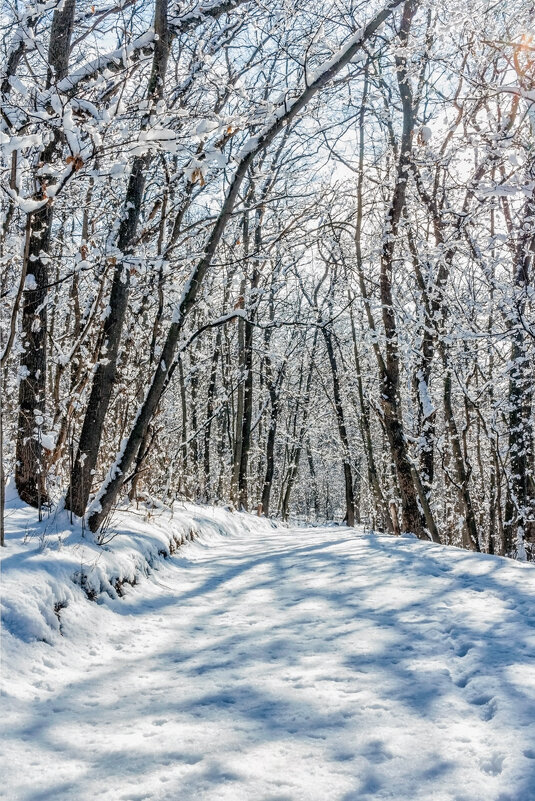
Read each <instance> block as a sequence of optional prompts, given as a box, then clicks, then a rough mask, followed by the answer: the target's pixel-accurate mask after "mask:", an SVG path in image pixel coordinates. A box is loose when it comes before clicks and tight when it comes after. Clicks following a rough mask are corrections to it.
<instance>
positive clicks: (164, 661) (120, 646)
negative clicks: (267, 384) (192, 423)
mask: <svg viewBox="0 0 535 801" xmlns="http://www.w3.org/2000/svg"><path fill="white" fill-rule="evenodd" d="M7 522H8V539H7V542H8V547H7V548H6V549H4V552H3V553H2V561H3V596H4V598H3V603H4V616H5V617H4V631H3V645H2V651H3V663H4V664H3V681H4V696H3V703H2V707H3V715H2V717H3V723H4V738H3V765H4V766H3V770H2V777H3V781H2V789H1V791H0V796H1V797H2V798H5V799H9V801H45V800H46V801H49V800H50V801H52V799H54V801H72V800H73V799H77V800H79V801H90V800H91V801H93V799H95V798H98V799H99V801H112V799H113V801H117V799H122V800H123V801H141V800H142V799H150V800H151V801H152V800H153V799H154V801H176V799H179V798H180V799H188V801H189V799H204V801H215V799H223V800H225V799H228V800H229V801H230V799H232V801H252V800H253V799H254V801H257V800H258V801H276V799H278V801H283V799H284V800H285V801H318V799H322V801H329V800H331V801H335V800H336V801H357V799H358V801H363V800H364V801H365V800H366V799H374V801H375V799H377V800H381V799H393V800H394V801H430V799H433V801H482V799H485V801H487V799H488V801H534V799H535V724H534V721H535V670H534V667H533V649H534V646H535V632H534V629H533V625H534V622H535V604H534V602H533V601H534V597H533V596H534V594H535V590H534V582H533V579H534V577H535V573H534V568H533V566H530V565H523V564H518V563H513V562H511V561H507V560H505V559H500V558H498V557H491V556H485V555H479V554H470V553H467V552H465V551H461V550H455V549H450V548H446V547H442V546H438V545H431V544H427V543H422V542H420V541H418V540H416V539H415V538H413V537H403V538H401V537H400V538H389V537H386V536H379V535H374V534H371V533H369V532H366V531H364V530H363V529H356V530H350V529H346V528H341V527H328V528H313V529H310V528H309V529H305V528H293V529H289V528H273V527H271V526H270V524H269V523H268V522H267V521H264V520H260V519H258V518H256V517H253V516H250V515H245V514H236V513H234V514H232V513H231V512H228V511H225V510H222V509H217V508H200V507H193V506H184V507H178V506H177V507H175V509H174V511H173V513H171V512H170V511H166V510H165V509H161V508H160V509H153V510H152V511H151V512H150V513H149V510H148V509H147V508H146V507H144V508H143V509H142V508H140V509H139V510H137V511H136V510H130V511H128V512H127V511H124V512H121V513H120V514H117V516H116V518H115V519H114V527H113V531H114V532H117V536H115V537H114V538H113V539H111V541H110V542H109V544H108V545H107V546H106V548H105V549H101V548H98V547H97V546H96V545H94V544H93V543H92V542H91V541H90V540H83V539H82V538H81V536H80V532H79V530H78V529H77V528H76V527H73V528H71V527H70V526H69V524H68V518H67V516H66V514H65V513H64V512H63V513H57V514H56V515H52V516H51V517H50V518H48V519H47V520H45V521H44V522H43V523H42V524H37V523H36V521H35V512H33V511H31V510H28V509H27V508H26V507H24V506H22V505H21V504H20V503H19V502H16V501H13V499H11V500H10V502H9V505H8V521H7ZM191 528H194V529H195V530H196V531H198V532H199V537H198V539H197V540H196V541H195V542H187V543H186V544H184V545H183V546H182V547H181V548H180V549H179V550H178V551H177V552H176V553H175V554H174V555H173V556H172V557H171V558H169V559H167V560H165V561H164V560H163V559H161V558H159V557H158V553H157V552H158V550H159V549H160V548H163V549H165V548H166V547H167V545H168V542H169V539H170V537H171V536H178V535H182V534H184V533H186V532H187V531H189V530H191ZM149 563H151V564H152V567H150V564H149ZM80 569H82V570H85V574H86V576H87V582H89V584H90V585H91V587H92V588H93V589H94V590H95V591H98V595H97V601H98V602H97V603H94V602H91V601H89V600H87V599H86V597H85V595H84V593H83V592H82V590H81V588H80V587H79V586H78V585H77V584H75V583H74V582H73V581H71V578H70V576H71V575H72V574H73V573H75V572H76V570H78V571H80ZM135 574H137V575H138V577H140V578H139V581H138V583H137V584H136V585H135V586H133V587H130V586H129V585H124V586H123V590H124V593H125V594H124V597H122V598H119V597H118V596H117V593H116V592H115V591H114V589H113V582H112V583H110V581H109V579H110V577H112V576H116V577H121V576H122V577H123V578H125V577H126V576H130V578H133V576H134V575H135ZM144 574H145V575H144ZM65 603H66V604H67V606H64V607H63V608H61V609H60V608H58V604H60V605H61V604H65ZM54 606H56V611H57V614H55V613H54ZM58 615H59V619H58ZM60 621H61V622H60ZM60 626H61V633H60ZM2 793H3V794H2Z"/></svg>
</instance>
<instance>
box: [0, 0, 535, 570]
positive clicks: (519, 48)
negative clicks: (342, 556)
mask: <svg viewBox="0 0 535 801" xmlns="http://www.w3.org/2000/svg"><path fill="white" fill-rule="evenodd" d="M346 5H347V7H346V6H344V7H342V6H340V4H339V3H334V2H333V3H329V2H328V3H327V5H326V6H324V7H322V10H321V16H322V19H320V20H318V15H317V13H315V12H314V13H312V11H311V10H310V9H309V8H308V7H307V4H306V3H301V2H300V1H299V0H295V2H292V3H291V4H290V5H288V4H287V3H285V4H281V5H280V7H279V6H278V5H277V4H275V5H274V6H273V7H272V8H269V9H268V8H267V7H265V5H262V4H259V3H257V2H255V0H247V1H245V0H241V2H240V0H228V1H227V0H224V1H223V2H217V0H213V2H210V3H208V4H206V5H205V6H203V7H202V8H200V7H198V6H193V5H192V7H191V9H188V8H186V7H180V9H179V8H177V7H176V6H175V5H174V4H170V3H169V2H168V0H155V2H154V3H149V4H148V5H147V4H146V3H137V2H135V0H133V1H132V2H128V3H126V4H125V3H123V4H122V5H120V6H117V7H109V6H99V5H98V4H97V5H88V4H86V3H83V2H80V0H78V3H75V1H74V0H72V2H71V0H67V2H65V3H62V4H58V6H57V7H56V8H49V6H48V5H47V4H44V3H40V2H36V3H33V2H32V3H27V4H26V5H25V6H24V7H22V8H21V7H19V6H16V5H13V6H11V7H9V8H8V12H7V13H8V16H9V24H8V25H7V26H6V29H5V35H4V39H3V56H4V74H3V77H2V82H1V93H2V121H1V126H2V127H1V131H0V147H1V148H2V152H3V162H2V170H3V184H2V185H3V197H2V205H3V218H2V241H1V250H0V259H1V270H2V274H1V278H2V290H1V302H2V304H3V313H2V326H1V329H0V332H1V336H2V343H1V346H2V347H1V349H2V367H1V369H2V417H1V422H2V426H1V431H0V433H1V435H2V448H3V460H2V464H3V474H2V476H1V479H2V491H3V487H4V484H5V480H6V477H7V475H13V476H14V480H15V483H16V486H17V490H18V492H19V494H20V496H21V498H23V500H25V501H26V502H28V503H30V504H32V505H34V506H36V507H38V508H39V509H40V510H41V509H42V508H45V507H46V506H48V505H50V504H51V503H53V502H57V501H58V500H59V499H60V498H61V497H63V499H64V502H65V506H66V508H67V509H68V510H70V511H71V513H72V514H73V515H77V516H78V517H83V518H84V520H85V522H86V523H87V525H88V527H89V528H90V529H91V530H92V531H94V532H98V531H99V530H100V529H101V528H102V527H103V526H105V525H106V524H107V521H108V519H109V516H110V514H111V513H112V512H113V509H114V507H115V506H116V504H117V503H120V502H122V500H123V499H124V498H125V497H126V496H129V498H130V499H131V501H136V500H137V499H142V498H147V497H150V496H157V497H159V498H162V499H164V500H165V501H167V502H171V501H172V500H173V499H175V498H177V497H187V498H191V499H194V500H199V501H204V502H214V501H218V502H227V503H232V504H233V505H234V506H236V507H240V506H242V507H244V508H249V509H253V510H258V511H259V513H263V514H270V515H279V516H281V517H283V518H284V519H287V518H288V517H289V516H290V515H298V516H301V517H303V518H304V519H311V518H312V519H320V520H321V519H325V518H331V517H338V518H339V519H345V520H346V522H347V523H348V524H349V525H354V524H355V523H358V522H360V521H362V522H364V523H366V524H367V525H370V526H374V527H378V528H381V529H383V530H386V531H389V532H392V533H397V532H399V531H410V532H413V533H415V534H417V535H418V536H419V537H422V538H429V539H432V540H435V541H440V542H445V543H450V544H455V545H461V546H463V547H466V548H472V549H475V550H488V551H490V552H495V553H502V554H507V555H510V556H517V557H519V558H525V557H526V556H528V557H531V555H532V552H533V542H534V538H535V480H534V459H535V455H534V453H535V449H534V442H533V436H534V432H533V424H534V402H533V393H534V382H535V376H534V367H533V365H534V363H535V360H534V355H535V354H534V350H535V331H534V326H533V320H534V319H535V315H534V310H533V303H534V297H535V294H534V252H535V237H534V232H535V198H534V194H533V191H534V190H533V186H534V184H535V179H534V174H533V173H534V167H533V157H532V153H531V149H532V147H531V141H532V124H533V114H534V113H535V112H534V99H533V96H532V93H533V86H534V63H535V59H534V48H533V44H532V41H531V39H529V38H528V37H527V36H526V34H525V31H527V30H529V20H530V8H529V3H527V2H524V0H515V2H514V3H513V4H512V6H513V7H512V6H511V3H510V2H509V3H505V0H503V2H499V3H498V4H490V3H488V2H486V0H478V3H477V4H476V6H475V7H474V8H472V9H471V10H470V13H468V11H467V9H465V8H463V7H462V5H461V4H458V3H457V2H456V0H443V2H441V3H438V4H437V3H432V4H431V3H427V2H424V0H390V2H384V0H383V2H380V0H377V2H374V3H372V4H370V3H364V2H362V3H359V2H357V3H354V2H348V3H347V4H346Z"/></svg>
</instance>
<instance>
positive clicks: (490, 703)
mask: <svg viewBox="0 0 535 801" xmlns="http://www.w3.org/2000/svg"><path fill="white" fill-rule="evenodd" d="M469 703H471V704H473V706H480V707H481V720H486V721H489V720H492V718H493V717H494V716H495V714H496V712H497V708H498V705H497V703H496V699H495V698H493V697H492V695H476V696H475V697H474V698H471V699H470V700H469Z"/></svg>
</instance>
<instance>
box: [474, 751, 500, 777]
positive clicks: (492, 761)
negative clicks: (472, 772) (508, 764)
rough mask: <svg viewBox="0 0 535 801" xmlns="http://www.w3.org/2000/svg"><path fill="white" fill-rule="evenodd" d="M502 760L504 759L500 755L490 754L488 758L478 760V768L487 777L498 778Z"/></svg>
mask: <svg viewBox="0 0 535 801" xmlns="http://www.w3.org/2000/svg"><path fill="white" fill-rule="evenodd" d="M504 760H505V757H504V756H502V755H501V754H491V756H490V757H487V758H486V759H482V760H480V762H479V766H480V768H481V771H482V772H483V773H486V774H487V775H488V776H499V774H500V773H501V772H502V770H503V763H504Z"/></svg>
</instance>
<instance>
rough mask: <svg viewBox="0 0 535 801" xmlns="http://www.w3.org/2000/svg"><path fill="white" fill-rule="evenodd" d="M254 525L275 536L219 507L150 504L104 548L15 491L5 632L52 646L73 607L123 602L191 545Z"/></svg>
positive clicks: (111, 531) (122, 518)
mask: <svg viewBox="0 0 535 801" xmlns="http://www.w3.org/2000/svg"><path fill="white" fill-rule="evenodd" d="M252 525H254V526H255V527H256V528H258V526H260V527H261V528H264V529H265V530H266V531H268V530H270V531H271V530H272V525H271V524H270V523H269V522H268V521H266V520H259V519H258V518H255V517H253V516H252V515H248V514H244V513H233V512H230V511H228V510H227V509H222V508H219V507H199V506H194V505H193V504H183V505H176V506H175V508H173V509H170V508H168V507H165V506H163V505H162V504H159V503H157V502H152V501H148V502H147V503H144V504H143V505H142V506H141V507H138V508H134V507H129V508H126V509H124V510H122V511H119V512H117V513H116V514H115V515H114V517H113V520H112V523H111V525H110V526H109V527H108V528H107V529H106V531H105V532H104V534H103V535H102V537H101V538H100V539H101V543H98V542H96V541H95V538H94V536H93V535H92V534H91V532H88V531H84V530H83V528H82V526H81V524H80V522H79V521H77V522H75V523H71V521H70V515H69V513H68V512H66V511H65V510H54V511H53V512H51V513H50V514H47V513H46V512H45V513H44V519H43V520H42V521H40V522H39V521H38V519H37V512H36V510H35V509H32V508H31V507H29V506H26V505H25V504H23V503H22V502H21V501H20V500H19V499H18V497H17V496H16V495H14V494H13V491H12V490H11V491H8V493H7V501H6V548H3V549H2V550H1V552H0V569H1V571H2V592H1V596H0V611H1V622H2V628H3V631H4V632H5V633H9V634H11V635H13V636H15V637H17V638H19V639H21V640H23V641H24V642H31V641H32V640H42V641H44V642H47V643H52V642H53V641H54V639H55V638H56V637H57V636H60V635H61V634H62V633H63V631H62V625H61V618H62V613H63V610H64V609H65V608H66V607H68V606H69V605H70V604H73V603H85V601H87V600H91V601H97V602H99V603H104V602H105V600H106V599H117V598H119V597H121V596H122V595H123V594H124V592H125V591H126V588H127V586H128V585H135V584H137V583H138V582H139V581H140V579H142V578H143V577H148V576H150V575H153V574H154V570H155V569H157V567H158V563H159V562H161V560H162V559H164V558H167V557H169V556H171V555H173V554H174V553H175V552H176V551H177V550H178V548H180V547H182V546H184V545H186V544H187V543H189V542H192V541H194V540H197V541H199V542H200V543H203V544H208V543H210V542H211V541H213V539H214V537H215V538H217V537H221V536H232V535H233V534H234V535H235V534H237V533H242V532H243V530H244V528H245V529H246V530H247V529H248V528H251V526H252ZM89 617H90V615H89Z"/></svg>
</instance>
